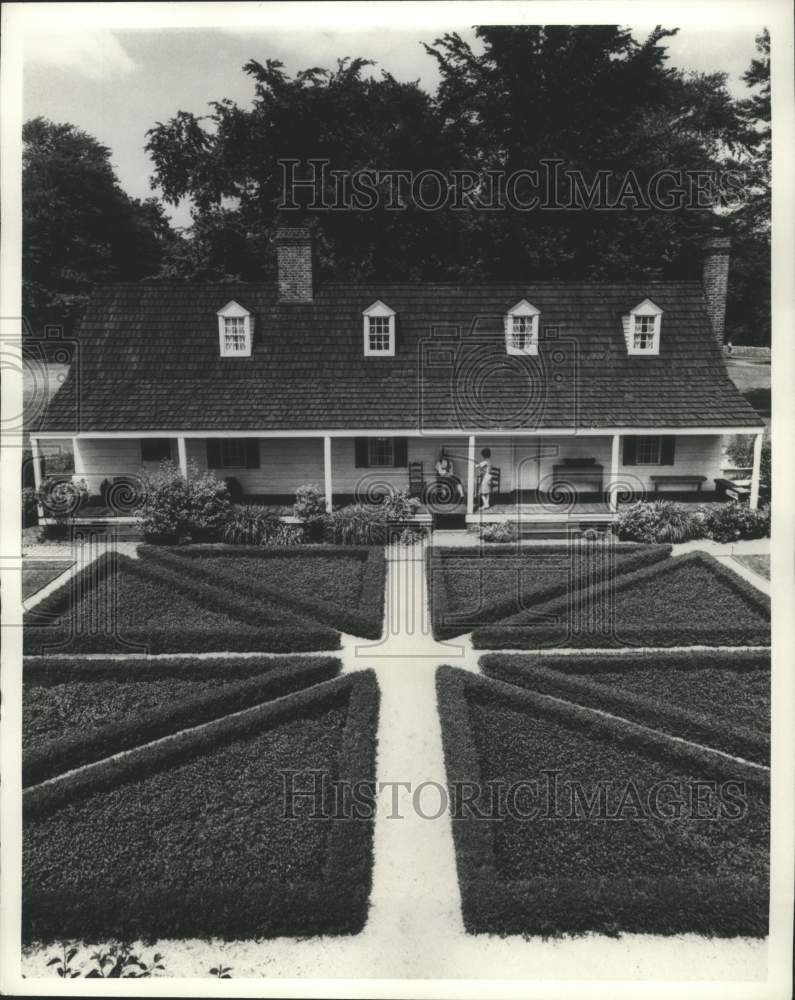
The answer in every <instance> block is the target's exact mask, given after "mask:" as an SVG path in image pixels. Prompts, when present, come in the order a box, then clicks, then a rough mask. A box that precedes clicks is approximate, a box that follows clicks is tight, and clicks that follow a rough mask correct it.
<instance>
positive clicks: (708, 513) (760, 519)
mask: <svg viewBox="0 0 795 1000" xmlns="http://www.w3.org/2000/svg"><path fill="white" fill-rule="evenodd" d="M702 511H703V513H702V517H703V522H702V523H703V529H704V537H705V538H711V539H712V540H713V541H715V542H736V541H738V540H739V539H742V538H765V537H767V536H769V535H770V507H769V506H767V505H766V506H764V507H760V508H759V509H758V510H751V508H750V507H747V506H746V505H745V504H743V503H738V502H737V501H733V502H730V503H723V504H719V505H717V506H715V507H710V508H709V509H704V508H702Z"/></svg>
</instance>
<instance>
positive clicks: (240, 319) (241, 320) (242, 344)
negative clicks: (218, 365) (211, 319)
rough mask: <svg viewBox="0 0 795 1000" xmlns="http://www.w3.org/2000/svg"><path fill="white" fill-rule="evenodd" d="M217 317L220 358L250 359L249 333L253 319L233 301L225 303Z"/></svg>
mask: <svg viewBox="0 0 795 1000" xmlns="http://www.w3.org/2000/svg"><path fill="white" fill-rule="evenodd" d="M217 316H218V339H219V346H220V351H221V357H222V358H248V357H251V332H252V326H253V322H254V319H253V317H252V315H251V313H250V312H248V310H246V309H244V308H243V307H242V306H241V305H240V304H239V303H237V302H235V301H234V300H233V301H231V302H227V304H226V305H225V306H224V308H223V309H220V310H219V311H218V313H217Z"/></svg>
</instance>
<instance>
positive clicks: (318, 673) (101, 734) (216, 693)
mask: <svg viewBox="0 0 795 1000" xmlns="http://www.w3.org/2000/svg"><path fill="white" fill-rule="evenodd" d="M118 669H119V668H117V673H118ZM134 669H135V668H134V667H133V670H134ZM262 669H263V665H262V664H260V674H259V676H254V677H248V678H247V679H246V680H243V681H240V682H238V683H227V684H225V685H224V686H223V687H220V688H218V687H216V688H214V689H212V690H211V691H202V692H201V693H199V694H194V695H193V696H192V697H190V696H189V697H183V698H182V700H179V701H177V702H175V703H174V702H168V703H166V704H164V705H163V706H162V707H161V708H159V709H150V710H148V711H145V712H140V713H139V714H137V715H133V716H127V717H126V718H122V719H117V720H116V721H114V722H112V723H110V724H109V725H105V726H102V727H100V728H99V729H96V730H95V731H93V732H89V733H85V732H82V731H81V732H78V733H71V734H67V735H66V736H62V737H60V738H59V739H55V740H50V741H49V742H47V743H45V744H43V745H42V746H38V747H33V748H31V749H30V750H28V751H27V752H26V753H25V754H24V755H23V759H22V784H23V786H25V787H27V786H29V785H35V784H37V783H38V782H41V781H46V780H47V779H49V778H53V777H55V776H56V775H59V774H63V773H64V772H66V771H69V770H71V769H72V768H76V767H81V766H82V765H84V764H89V763H92V762H94V761H97V760H102V759H103V758H105V757H110V756H111V755H113V754H116V753H121V752H122V751H123V750H129V749H131V748H132V747H136V746H141V745H142V744H144V743H148V742H150V741H152V740H157V739H160V738H161V737H163V736H168V735H170V734H171V733H173V732H175V731H178V730H180V729H187V728H189V727H191V726H198V725H200V724H202V723H204V722H208V721H210V720H211V719H217V718H220V717H221V716H224V715H228V714H230V713H232V712H239V711H241V710H242V709H244V708H249V707H251V706H252V705H257V704H259V703H261V702H264V701H270V700H272V699H273V698H279V697H281V696H283V695H286V694H289V693H290V692H291V691H295V690H298V689H300V688H303V687H308V686H309V685H311V684H317V683H318V682H320V681H326V680H329V679H330V678H332V677H334V676H336V675H337V674H338V673H339V671H340V669H341V663H340V661H339V660H335V659H331V658H326V657H322V658H321V657H318V658H316V659H310V660H302V661H299V662H298V663H295V664H292V663H289V662H287V663H281V664H278V665H276V666H274V667H273V668H271V669H270V670H268V669H267V668H266V670H265V672H264V673H263V672H262ZM180 693H182V692H180Z"/></svg>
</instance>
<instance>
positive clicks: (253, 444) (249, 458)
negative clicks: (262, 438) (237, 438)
mask: <svg viewBox="0 0 795 1000" xmlns="http://www.w3.org/2000/svg"><path fill="white" fill-rule="evenodd" d="M246 468H247V469H258V468H259V438H246Z"/></svg>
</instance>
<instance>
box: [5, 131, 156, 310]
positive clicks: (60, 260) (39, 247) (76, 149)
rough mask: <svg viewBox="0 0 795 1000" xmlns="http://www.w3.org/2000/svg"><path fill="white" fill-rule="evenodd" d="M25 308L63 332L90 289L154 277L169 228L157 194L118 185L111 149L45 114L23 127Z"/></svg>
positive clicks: (80, 307) (23, 265)
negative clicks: (139, 195)
mask: <svg viewBox="0 0 795 1000" xmlns="http://www.w3.org/2000/svg"><path fill="white" fill-rule="evenodd" d="M22 142H23V151H22V220H23V223H22V224H23V241H22V276H23V309H24V313H25V317H26V319H27V320H28V322H29V323H31V324H32V326H33V328H34V329H36V328H38V327H39V326H40V325H41V324H44V323H55V324H59V325H62V326H65V327H66V328H67V329H68V328H69V327H70V326H71V325H72V323H73V322H74V321H75V320H76V319H77V318H78V317H79V315H80V313H81V311H82V309H83V307H84V305H85V302H86V300H87V297H88V293H89V291H90V289H91V286H92V285H93V284H95V283H97V282H102V281H118V280H137V279H139V278H142V277H146V276H149V275H154V274H157V272H158V271H159V269H160V264H161V258H162V254H163V248H164V246H165V245H166V244H167V243H168V242H169V239H170V238H171V228H170V225H169V223H168V219H167V216H166V214H165V212H164V210H163V206H162V205H161V204H160V203H159V202H158V201H157V199H155V198H147V199H146V200H145V201H139V200H137V199H134V198H130V197H128V196H127V195H126V194H125V193H124V191H123V190H122V189H121V187H120V186H119V183H118V181H117V179H116V175H115V172H114V170H113V166H112V164H111V162H110V150H109V149H108V148H107V147H105V146H103V145H102V144H101V143H99V142H97V140H96V139H94V138H93V137H92V136H90V135H88V134H87V133H86V132H83V131H81V130H80V129H78V128H75V126H74V125H69V124H57V123H55V122H51V121H48V120H47V119H45V118H34V119H31V120H30V121H27V122H26V123H25V125H24V126H23V130H22Z"/></svg>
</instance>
